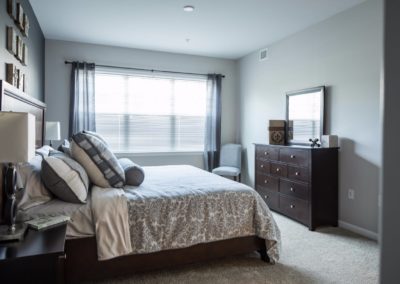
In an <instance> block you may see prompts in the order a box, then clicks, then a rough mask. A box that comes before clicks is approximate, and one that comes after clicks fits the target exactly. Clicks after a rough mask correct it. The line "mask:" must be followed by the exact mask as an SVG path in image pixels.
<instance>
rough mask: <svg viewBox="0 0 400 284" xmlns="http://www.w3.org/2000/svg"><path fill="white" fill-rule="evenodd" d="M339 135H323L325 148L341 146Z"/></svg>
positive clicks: (322, 140)
mask: <svg viewBox="0 0 400 284" xmlns="http://www.w3.org/2000/svg"><path fill="white" fill-rule="evenodd" d="M338 141H339V138H338V136H337V135H322V137H321V146H322V147H324V148H336V147H338V146H339V143H338Z"/></svg>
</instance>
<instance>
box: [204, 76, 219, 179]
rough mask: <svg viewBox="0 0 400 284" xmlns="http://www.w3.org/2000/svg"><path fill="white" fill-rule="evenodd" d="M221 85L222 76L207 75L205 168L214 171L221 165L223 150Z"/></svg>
mask: <svg viewBox="0 0 400 284" xmlns="http://www.w3.org/2000/svg"><path fill="white" fill-rule="evenodd" d="M221 83H222V75H220V74H209V75H207V114H206V130H205V131H206V133H205V142H204V168H205V169H206V170H207V171H210V172H211V171H212V170H213V169H214V168H216V167H218V165H219V154H220V150H221Z"/></svg>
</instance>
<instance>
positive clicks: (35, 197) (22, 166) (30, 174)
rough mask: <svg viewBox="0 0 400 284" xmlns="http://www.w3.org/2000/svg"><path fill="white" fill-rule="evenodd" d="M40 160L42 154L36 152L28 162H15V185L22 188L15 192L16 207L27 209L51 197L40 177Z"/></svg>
mask: <svg viewBox="0 0 400 284" xmlns="http://www.w3.org/2000/svg"><path fill="white" fill-rule="evenodd" d="M46 151H47V150H46ZM42 160H43V156H42V155H40V154H36V156H35V157H34V158H33V159H32V160H30V161H29V163H19V164H17V186H18V188H24V190H22V191H20V192H19V193H18V194H17V202H18V209H21V210H28V209H29V208H32V207H35V206H38V205H41V204H44V203H46V202H48V201H50V200H51V199H52V198H53V197H52V194H51V192H49V191H48V190H47V189H46V187H45V186H44V184H43V182H42V179H41V178H40V172H41V170H42ZM0 172H1V171H0Z"/></svg>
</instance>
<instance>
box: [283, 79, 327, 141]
mask: <svg viewBox="0 0 400 284" xmlns="http://www.w3.org/2000/svg"><path fill="white" fill-rule="evenodd" d="M315 92H321V93H322V95H321V108H320V117H321V120H320V134H319V137H317V138H318V139H319V141H321V136H322V135H324V134H325V120H324V114H325V105H324V102H325V86H318V87H313V88H307V89H302V90H297V91H290V92H287V93H286V135H285V136H286V137H285V138H286V143H287V145H308V146H309V145H311V142H309V141H308V140H307V141H301V140H289V137H288V134H289V98H290V97H291V96H299V95H304V94H308V93H315Z"/></svg>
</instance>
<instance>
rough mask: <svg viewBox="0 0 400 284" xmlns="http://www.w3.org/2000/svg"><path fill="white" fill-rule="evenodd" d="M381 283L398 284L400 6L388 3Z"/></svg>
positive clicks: (391, 2) (399, 229) (386, 12)
mask: <svg viewBox="0 0 400 284" xmlns="http://www.w3.org/2000/svg"><path fill="white" fill-rule="evenodd" d="M379 2H380V3H381V2H384V3H385V40H384V45H385V48H384V52H385V55H384V68H383V70H384V97H383V102H384V103H383V162H382V189H383V192H382V210H381V230H380V231H381V262H380V263H381V273H380V279H381V281H380V282H381V283H385V284H386V283H399V276H400V270H399V255H400V243H399V240H400V227H399V215H400V207H399V200H400V190H399V178H398V176H399V159H400V147H399V145H400V135H399V121H400V112H399V108H400V96H399V89H400V81H399V78H400V55H399V50H400V34H399V26H400V18H399V13H398V12H399V11H400V2H399V1H398V0H385V1H381V0H379Z"/></svg>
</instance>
